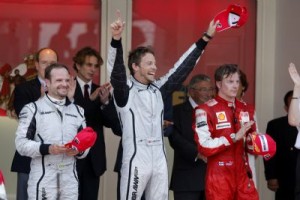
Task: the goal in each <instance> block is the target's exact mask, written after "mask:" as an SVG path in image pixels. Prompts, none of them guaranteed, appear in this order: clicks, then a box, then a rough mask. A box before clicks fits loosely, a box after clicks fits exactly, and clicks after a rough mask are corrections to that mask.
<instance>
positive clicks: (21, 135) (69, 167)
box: [15, 95, 88, 200]
mask: <svg viewBox="0 0 300 200" xmlns="http://www.w3.org/2000/svg"><path fill="white" fill-rule="evenodd" d="M56 106H57V105H55V104H54V103H53V102H52V101H51V100H50V99H49V97H48V96H47V95H45V96H44V97H43V98H41V99H39V100H37V101H36V102H34V103H30V104H27V105H26V106H24V108H23V109H22V111H21V112H20V115H19V126H18V128H17V132H16V139H15V143H16V148H17V151H18V152H19V153H20V154H21V155H23V156H28V157H31V158H32V160H31V165H30V168H31V171H30V174H29V181H28V190H27V191H28V199H29V200H34V199H37V200H38V199H47V200H58V199H59V200H65V199H70V200H74V199H77V198H78V180H77V172H76V162H75V161H76V158H75V157H74V156H67V155H65V154H58V155H50V154H49V146H50V145H51V144H66V143H68V142H70V141H71V140H73V138H74V136H75V135H76V134H77V133H78V132H79V131H80V130H81V129H82V128H85V126H86V125H85V118H84V111H83V109H82V108H81V107H79V106H77V105H75V104H72V103H70V102H69V101H66V104H65V105H64V106H62V109H61V111H59V110H58V109H57V107H56ZM87 153H88V150H86V151H85V152H82V153H81V154H80V155H79V156H78V157H79V158H83V157H85V156H86V154H87Z"/></svg>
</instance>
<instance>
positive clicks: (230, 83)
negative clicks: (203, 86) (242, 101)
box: [216, 72, 240, 102]
mask: <svg viewBox="0 0 300 200" xmlns="http://www.w3.org/2000/svg"><path fill="white" fill-rule="evenodd" d="M216 85H217V87H218V95H219V96H220V97H222V98H223V99H225V100H227V101H231V102H233V101H234V99H235V97H236V95H237V93H238V90H239V85H240V76H239V74H238V72H235V73H233V74H230V75H228V76H224V77H223V79H222V80H221V81H217V82H216Z"/></svg>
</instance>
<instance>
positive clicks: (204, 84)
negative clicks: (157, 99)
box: [169, 74, 215, 200]
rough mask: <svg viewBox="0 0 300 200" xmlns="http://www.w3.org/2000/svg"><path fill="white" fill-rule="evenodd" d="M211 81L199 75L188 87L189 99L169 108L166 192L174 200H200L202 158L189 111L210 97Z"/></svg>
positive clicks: (202, 179)
mask: <svg viewBox="0 0 300 200" xmlns="http://www.w3.org/2000/svg"><path fill="white" fill-rule="evenodd" d="M214 91H215V90H214V87H213V84H212V83H211V79H210V78H209V77H208V76H206V75H204V74H199V75H195V76H194V77H192V79H191V81H190V83H189V85H188V94H189V98H188V100H187V101H186V102H184V103H182V104H179V105H176V106H174V107H173V122H174V127H173V132H172V134H171V135H170V136H169V142H170V145H171V146H172V148H173V149H174V163H173V171H172V177H171V184H170V189H171V190H173V192H174V199H175V200H187V199H188V200H203V199H204V197H205V195H204V178H205V170H206V163H205V158H204V157H203V156H201V155H199V154H198V151H197V145H196V143H195V141H194V131H193V129H192V122H193V109H194V108H195V107H196V106H197V105H199V104H202V103H204V102H206V101H207V100H209V99H211V98H212V97H213V96H214Z"/></svg>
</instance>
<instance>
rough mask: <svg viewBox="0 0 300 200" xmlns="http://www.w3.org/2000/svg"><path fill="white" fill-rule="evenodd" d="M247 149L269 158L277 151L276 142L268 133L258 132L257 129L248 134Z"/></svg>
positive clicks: (266, 158)
mask: <svg viewBox="0 0 300 200" xmlns="http://www.w3.org/2000/svg"><path fill="white" fill-rule="evenodd" d="M247 151H248V152H249V153H251V154H254V155H262V156H263V157H264V159H265V160H269V159H270V158H272V157H273V156H274V155H275V153H276V142H275V141H274V140H273V138H272V137H271V136H270V135H268V134H266V133H265V134H262V133H260V134H258V133H256V132H255V131H254V132H252V133H250V134H248V136H247Z"/></svg>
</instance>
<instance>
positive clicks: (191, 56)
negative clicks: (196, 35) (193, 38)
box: [157, 20, 218, 98]
mask: <svg viewBox="0 0 300 200" xmlns="http://www.w3.org/2000/svg"><path fill="white" fill-rule="evenodd" d="M217 24H218V21H217V22H214V21H213V20H212V21H211V22H210V23H209V26H208V29H207V31H206V32H204V34H203V35H202V37H201V38H200V39H199V40H198V41H197V42H195V43H194V44H193V45H192V46H191V47H190V48H189V49H188V50H187V51H186V52H185V53H184V54H183V55H182V56H181V57H180V58H179V60H178V61H177V62H176V63H175V64H174V66H173V68H171V69H170V70H169V72H168V73H167V74H166V75H164V76H163V77H161V78H160V79H159V80H158V81H157V86H158V87H160V88H161V92H162V95H163V98H165V96H168V95H170V93H172V92H173V91H174V90H175V89H176V88H177V87H179V86H180V85H181V84H182V82H183V81H184V80H185V79H186V78H187V76H188V75H189V74H190V72H191V71H192V70H193V69H194V67H195V65H196V64H197V63H198V61H199V60H200V56H201V55H202V53H203V52H204V49H205V47H206V45H207V43H208V42H209V41H210V40H211V39H212V38H213V37H214V35H215V33H216V26H217Z"/></svg>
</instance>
